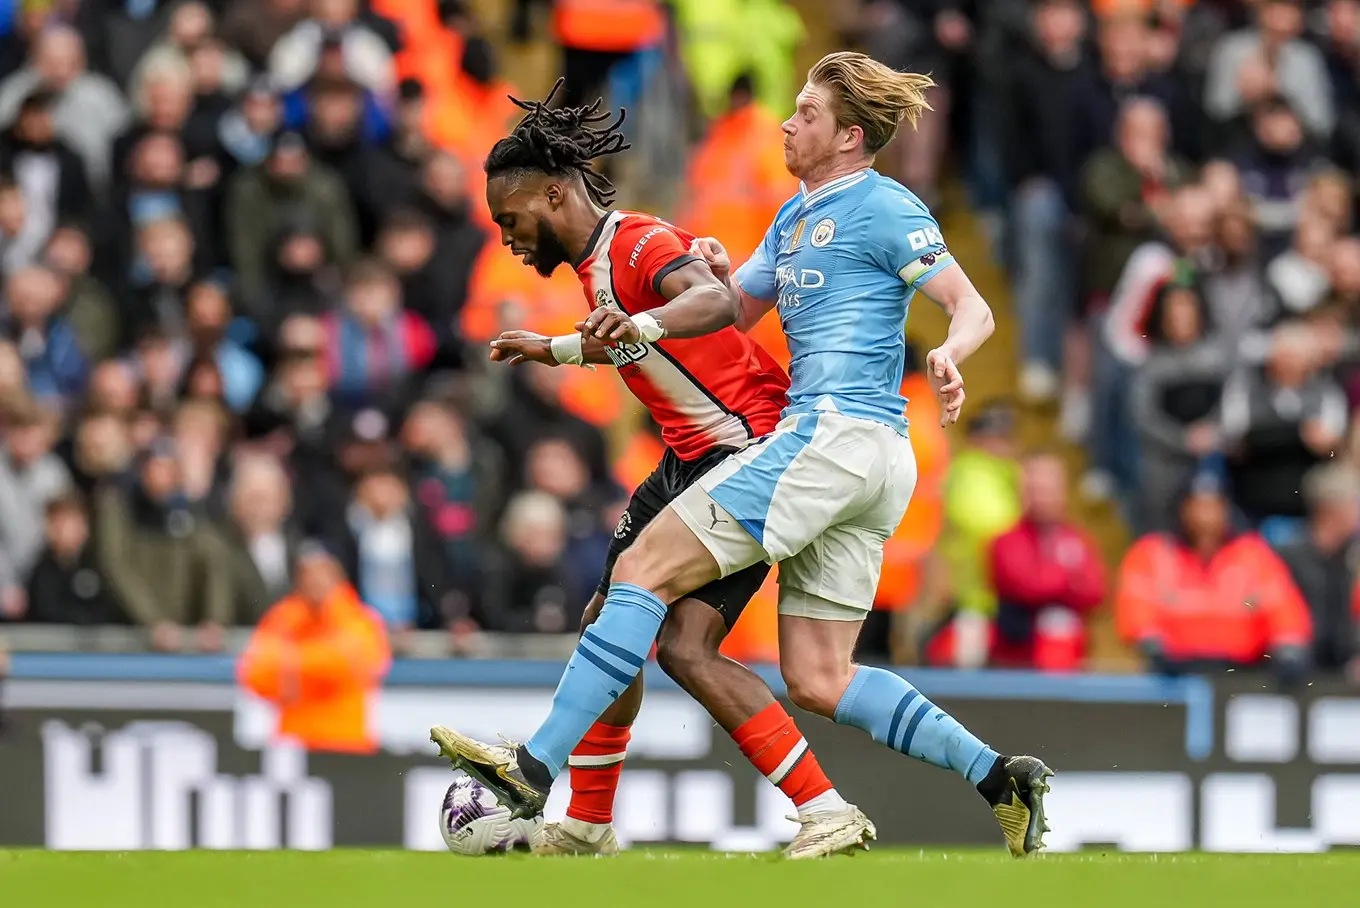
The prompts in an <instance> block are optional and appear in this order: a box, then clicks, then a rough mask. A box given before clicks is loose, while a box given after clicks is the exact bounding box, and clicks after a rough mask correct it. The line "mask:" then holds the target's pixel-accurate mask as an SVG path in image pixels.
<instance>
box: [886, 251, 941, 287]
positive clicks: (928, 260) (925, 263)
mask: <svg viewBox="0 0 1360 908" xmlns="http://www.w3.org/2000/svg"><path fill="white" fill-rule="evenodd" d="M952 261H954V256H953V255H951V254H950V252H949V250H948V249H941V250H940V251H939V252H927V253H926V254H925V255H923V256H921V257H920V258H918V259H912V260H911V261H910V262H908V263H907V264H905V265H903V266H902V270H900V271H898V272H897V276H898V277H900V278H902V280H903V281H905V282H906V284H907V286H909V287H910V286H914V285H915V284H916V282H917V281H918V280H920V279H921V276H922V275H924V274H925V273H926V272H928V271H930V270H931V269H932V268H934V267H935V266H937V265H940V264H944V263H948V262H952Z"/></svg>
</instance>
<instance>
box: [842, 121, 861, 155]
mask: <svg viewBox="0 0 1360 908" xmlns="http://www.w3.org/2000/svg"><path fill="white" fill-rule="evenodd" d="M841 147H842V148H843V149H844V150H846V151H854V150H855V149H856V148H859V149H861V150H863V148H864V129H863V127H860V126H853V125H851V126H847V127H845V139H844V141H843V142H842V145H841Z"/></svg>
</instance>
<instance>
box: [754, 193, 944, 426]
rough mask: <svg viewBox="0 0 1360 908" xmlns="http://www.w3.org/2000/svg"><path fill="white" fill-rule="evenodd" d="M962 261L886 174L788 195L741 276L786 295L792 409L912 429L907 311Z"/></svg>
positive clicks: (781, 302)
mask: <svg viewBox="0 0 1360 908" xmlns="http://www.w3.org/2000/svg"><path fill="white" fill-rule="evenodd" d="M952 261H953V257H952V256H951V255H950V254H949V251H948V250H947V249H946V248H945V244H944V238H943V237H942V236H941V235H940V227H939V225H938V224H937V223H936V222H935V218H933V217H932V216H931V214H930V209H928V208H926V206H925V205H924V204H923V203H922V202H921V200H920V199H918V198H917V197H916V196H915V195H914V194H912V192H911V191H910V190H908V189H906V188H905V187H904V186H902V185H901V184H900V183H898V182H896V181H895V180H891V179H889V178H888V177H885V176H882V175H881V174H879V173H877V172H876V171H873V170H861V171H858V172H857V173H853V174H848V175H847V176H844V177H841V178H839V179H836V180H833V181H832V182H830V183H827V184H826V185H825V186H822V187H821V188H820V189H818V190H817V191H816V192H811V193H807V192H802V191H800V192H799V193H798V195H796V196H794V197H793V198H791V199H789V200H788V201H787V202H785V203H784V206H783V207H782V208H780V209H779V214H778V215H776V216H775V219H774V224H772V225H771V226H770V229H769V231H768V232H767V233H766V234H765V239H764V240H763V241H762V242H761V244H760V246H759V247H758V248H757V249H756V251H755V253H754V254H753V255H752V256H751V258H750V259H749V260H748V261H747V262H746V264H744V265H742V266H741V267H740V268H739V269H737V273H736V279H737V282H738V283H739V284H740V285H741V288H742V290H744V291H745V292H746V293H747V295H749V296H752V297H755V298H757V299H761V300H772V299H774V300H777V301H778V302H777V307H778V310H779V320H780V323H781V324H782V325H783V327H784V334H785V335H786V336H787V337H788V342H789V352H790V353H791V354H792V357H793V358H792V360H791V362H790V365H789V377H790V379H791V381H792V385H791V387H790V388H789V405H788V407H787V408H786V409H785V410H784V415H785V416H792V415H796V414H801V413H810V412H814V411H831V412H837V413H842V414H844V415H846V416H853V417H857V418H860V419H869V420H873V421H875V422H880V423H884V424H886V425H889V426H891V427H893V428H894V429H896V430H897V431H898V432H900V433H902V434H904V435H905V434H906V431H907V420H906V415H905V414H904V412H903V411H904V409H905V407H906V400H905V398H903V397H902V394H901V388H902V369H903V365H904V362H905V359H906V334H905V329H906V323H907V307H908V305H909V304H910V303H911V298H912V296H913V295H914V294H915V293H916V290H917V288H918V287H920V286H922V285H923V284H925V283H926V282H927V281H929V280H930V279H931V278H932V277H934V276H935V275H936V274H938V273H939V272H940V271H941V269H943V268H945V267H946V266H947V265H948V264H949V263H950V262H952Z"/></svg>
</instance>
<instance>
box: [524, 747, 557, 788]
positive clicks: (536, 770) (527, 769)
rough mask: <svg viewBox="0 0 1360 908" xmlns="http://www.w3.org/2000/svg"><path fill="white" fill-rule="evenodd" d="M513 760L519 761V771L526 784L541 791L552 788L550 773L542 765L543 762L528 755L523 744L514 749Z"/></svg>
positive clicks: (527, 749) (527, 750)
mask: <svg viewBox="0 0 1360 908" xmlns="http://www.w3.org/2000/svg"><path fill="white" fill-rule="evenodd" d="M515 759H516V760H517V761H519V771H520V772H522V773H524V780H525V781H526V782H528V783H529V784H530V785H532V786H534V787H535V788H538V789H541V790H543V791H547V790H548V789H549V788H552V783H553V777H552V773H550V772H548V767H546V766H544V765H543V761H541V760H539V759H538V758H537V757H535V756H534V755H533V754H531V753H529V748H527V747H525V746H524V745H523V744H521V745H520V746H519V747H517V748H515Z"/></svg>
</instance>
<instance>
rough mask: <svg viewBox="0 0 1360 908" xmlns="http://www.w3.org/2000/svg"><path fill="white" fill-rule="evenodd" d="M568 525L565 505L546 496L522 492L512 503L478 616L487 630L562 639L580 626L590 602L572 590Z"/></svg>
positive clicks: (480, 622) (478, 619)
mask: <svg viewBox="0 0 1360 908" xmlns="http://www.w3.org/2000/svg"><path fill="white" fill-rule="evenodd" d="M566 524H567V520H566V513H565V512H564V510H563V509H562V505H561V504H560V503H559V502H558V500H557V499H556V498H554V497H553V496H552V495H549V494H548V493H546V492H521V493H520V494H519V495H517V496H515V497H514V498H513V499H512V500H511V501H510V505H509V507H507V508H506V511H505V519H504V520H503V521H502V523H501V541H502V548H501V554H500V558H499V559H498V562H497V565H496V570H495V571H494V572H492V576H491V578H490V580H489V582H488V584H487V595H486V600H485V602H484V603H483V604H482V607H481V608H479V609H478V610H477V612H476V619H477V623H478V624H479V625H480V626H481V628H482V629H483V630H488V631H499V632H501V633H520V634H523V633H535V632H536V633H544V634H561V633H565V632H568V631H570V630H571V629H572V628H574V627H576V626H577V625H579V624H580V622H581V615H582V613H583V612H584V611H585V604H586V602H587V599H588V597H587V598H582V597H580V596H578V595H573V593H572V591H571V586H572V584H571V576H570V572H569V571H568V569H567V563H566V562H567V554H566V552H567V550H566V541H567V526H566Z"/></svg>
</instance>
